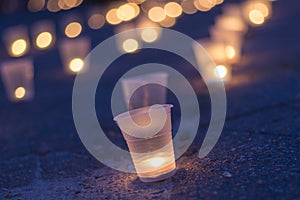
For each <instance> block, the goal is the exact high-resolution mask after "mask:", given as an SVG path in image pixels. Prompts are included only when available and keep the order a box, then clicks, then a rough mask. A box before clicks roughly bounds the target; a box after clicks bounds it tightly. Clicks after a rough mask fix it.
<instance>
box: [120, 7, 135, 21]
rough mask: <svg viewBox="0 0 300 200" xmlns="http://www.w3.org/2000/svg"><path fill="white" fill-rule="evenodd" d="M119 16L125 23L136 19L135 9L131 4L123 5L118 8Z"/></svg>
mask: <svg viewBox="0 0 300 200" xmlns="http://www.w3.org/2000/svg"><path fill="white" fill-rule="evenodd" d="M117 16H118V18H119V19H121V20H123V21H129V20H131V19H133V18H134V17H135V8H134V7H133V6H132V5H131V4H130V3H126V4H123V5H121V6H120V7H119V8H118V10H117Z"/></svg>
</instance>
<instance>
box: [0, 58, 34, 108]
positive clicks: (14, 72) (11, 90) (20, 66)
mask: <svg viewBox="0 0 300 200" xmlns="http://www.w3.org/2000/svg"><path fill="white" fill-rule="evenodd" d="M0 70H1V76H2V80H3V82H4V85H5V88H6V93H7V95H8V98H9V99H10V100H11V101H13V102H16V101H21V100H31V99H32V98H33V96H34V89H33V73H34V72H33V71H34V70H33V63H32V60H31V59H20V60H16V61H7V62H4V63H3V64H2V66H1V68H0Z"/></svg>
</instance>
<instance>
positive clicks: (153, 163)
mask: <svg viewBox="0 0 300 200" xmlns="http://www.w3.org/2000/svg"><path fill="white" fill-rule="evenodd" d="M164 161H165V159H164V158H162V157H156V158H152V159H150V160H149V163H150V165H151V166H153V167H160V166H162V164H163V163H164Z"/></svg>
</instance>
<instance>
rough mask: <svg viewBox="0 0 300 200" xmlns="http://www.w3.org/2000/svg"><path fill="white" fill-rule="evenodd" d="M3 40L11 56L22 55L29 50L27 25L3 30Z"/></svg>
mask: <svg viewBox="0 0 300 200" xmlns="http://www.w3.org/2000/svg"><path fill="white" fill-rule="evenodd" d="M3 40H4V43H5V46H6V49H7V51H8V53H9V55H10V56H12V57H20V56H23V55H25V54H26V53H27V52H28V50H29V36H28V32H27V28H26V26H23V25H20V26H16V27H11V28H8V29H6V30H5V31H4V32H3Z"/></svg>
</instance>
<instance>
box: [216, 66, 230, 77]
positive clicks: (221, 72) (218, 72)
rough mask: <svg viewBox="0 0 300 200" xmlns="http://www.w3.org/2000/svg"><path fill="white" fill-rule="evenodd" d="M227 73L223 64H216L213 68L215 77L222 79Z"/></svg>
mask: <svg viewBox="0 0 300 200" xmlns="http://www.w3.org/2000/svg"><path fill="white" fill-rule="evenodd" d="M227 73H228V72H227V68H226V67H225V66H224V65H218V66H216V68H215V69H214V74H215V76H216V77H217V78H221V79H223V78H225V77H226V75H227Z"/></svg>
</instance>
